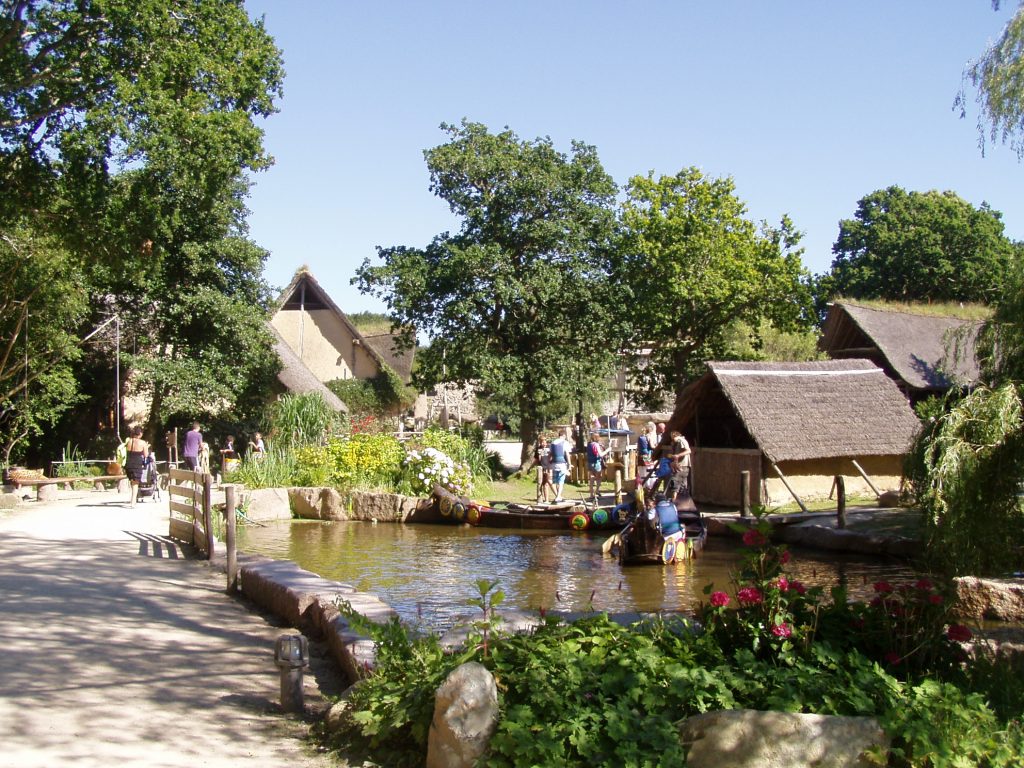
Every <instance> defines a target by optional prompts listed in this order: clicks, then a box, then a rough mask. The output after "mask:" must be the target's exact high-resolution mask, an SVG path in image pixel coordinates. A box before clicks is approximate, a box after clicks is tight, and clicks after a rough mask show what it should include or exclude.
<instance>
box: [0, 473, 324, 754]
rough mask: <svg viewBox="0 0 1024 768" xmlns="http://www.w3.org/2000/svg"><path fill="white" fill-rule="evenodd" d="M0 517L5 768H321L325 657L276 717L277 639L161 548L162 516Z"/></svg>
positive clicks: (199, 570)
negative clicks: (317, 734)
mask: <svg viewBox="0 0 1024 768" xmlns="http://www.w3.org/2000/svg"><path fill="white" fill-rule="evenodd" d="M61 494H62V498H61V499H60V500H58V501H54V502H24V503H22V504H20V505H19V506H17V507H16V508H15V509H13V510H3V511H0V648H2V649H3V651H2V657H3V661H2V664H0V745H2V747H0V766H4V767H7V766H9V767H10V768H15V767H17V768H36V767H37V766H38V767H39V768H43V767H44V766H45V768H52V767H53V766H63V765H69V766H70V765H73V766H75V767H76V768H91V767H92V766H96V768H100V767H101V766H102V768H109V766H117V765H126V766H155V767H159V768H177V766H181V767H182V768H185V767H186V766H188V767H189V768H191V767H192V766H210V767H211V768H227V767H228V766H247V765H251V766H260V767H261V768H265V767H267V768H272V767H274V766H282V767H283V766H292V767H297V768H324V767H325V766H329V765H337V763H331V762H330V761H329V759H328V758H327V757H325V756H323V755H318V754H314V753H313V752H312V750H311V749H310V747H309V745H308V742H306V741H305V740H304V737H305V736H306V734H307V731H308V727H309V722H308V721H309V720H311V719H313V716H314V715H313V714H312V713H315V712H317V711H319V710H322V709H323V707H324V706H325V701H324V699H323V696H322V694H321V692H320V690H321V688H324V689H325V690H328V689H335V690H336V689H337V688H338V687H339V686H340V681H339V679H338V675H337V673H336V671H334V670H333V668H332V667H331V665H330V664H329V663H328V662H327V661H326V660H324V659H321V658H318V659H316V660H315V663H314V665H313V667H312V669H311V670H310V672H309V674H307V675H306V678H305V679H306V690H305V693H306V703H307V711H308V712H310V713H311V714H307V715H306V718H305V719H304V718H302V717H298V716H286V715H284V714H283V713H282V712H281V710H280V706H279V696H280V684H279V677H278V672H277V668H276V667H275V666H274V663H273V648H274V641H275V639H276V638H277V637H278V636H279V635H280V634H282V633H284V632H286V631H290V630H287V629H286V628H282V627H280V626H275V625H274V621H273V619H272V618H268V617H263V616H261V615H260V614H259V613H258V612H257V611H256V610H255V609H253V608H252V607H251V606H249V605H247V604H246V603H245V602H244V601H243V600H242V599H234V598H231V597H228V596H227V595H226V594H225V592H224V588H225V578H224V575H223V573H220V572H218V571H215V570H214V569H211V568H210V567H209V566H208V564H207V563H206V562H205V561H201V560H195V559H189V557H188V556H187V555H186V553H184V552H183V551H182V550H181V549H180V548H179V547H178V546H177V545H175V544H173V543H171V542H169V541H168V540H166V539H165V538H164V535H165V534H166V533H167V511H166V502H165V504H164V505H160V504H157V503H146V504H140V505H139V506H137V507H136V508H135V509H128V508H127V506H126V505H125V504H124V503H123V500H122V497H119V496H117V495H116V494H115V493H113V492H96V491H84V492H67V491H62V492H61Z"/></svg>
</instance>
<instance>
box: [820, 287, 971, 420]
mask: <svg viewBox="0 0 1024 768" xmlns="http://www.w3.org/2000/svg"><path fill="white" fill-rule="evenodd" d="M980 325H981V323H980V322H978V321H972V320H962V319H960V318H956V317H940V316H936V315H923V314H914V313H912V312H903V311H897V310H895V309H877V308H872V307H865V306H860V305H857V304H851V303H849V302H835V303H834V304H832V305H831V307H830V308H829V313H828V317H827V318H826V319H825V324H824V326H823V327H822V337H821V342H820V346H821V348H822V350H823V351H825V352H826V353H827V354H828V355H829V357H832V358H834V359H846V358H851V357H857V358H865V359H868V360H871V361H872V362H874V363H875V364H876V365H878V366H879V367H880V368H882V369H883V370H885V372H886V373H887V374H888V375H889V376H890V377H891V378H892V379H893V380H895V381H896V382H897V383H898V384H899V386H900V389H902V390H903V391H904V392H905V393H906V395H907V397H909V398H910V400H911V402H917V401H918V400H921V399H922V398H924V397H927V396H928V395H932V394H937V393H942V392H945V391H946V390H947V389H950V388H951V387H953V386H970V385H972V384H974V383H975V382H977V380H978V363H977V360H976V359H975V356H974V343H975V339H976V338H977V333H978V328H979V327H980Z"/></svg>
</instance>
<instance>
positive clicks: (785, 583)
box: [776, 576, 789, 592]
mask: <svg viewBox="0 0 1024 768" xmlns="http://www.w3.org/2000/svg"><path fill="white" fill-rule="evenodd" d="M776 583H777V584H778V585H779V592H787V591H789V579H787V578H786V577H785V576H779V580H778V582H776Z"/></svg>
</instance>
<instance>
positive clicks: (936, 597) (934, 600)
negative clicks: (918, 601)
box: [928, 595, 942, 605]
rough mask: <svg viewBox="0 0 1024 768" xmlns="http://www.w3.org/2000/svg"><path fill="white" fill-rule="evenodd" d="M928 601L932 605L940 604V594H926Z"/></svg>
mask: <svg viewBox="0 0 1024 768" xmlns="http://www.w3.org/2000/svg"><path fill="white" fill-rule="evenodd" d="M928 602H929V603H931V604H932V605H942V595H928Z"/></svg>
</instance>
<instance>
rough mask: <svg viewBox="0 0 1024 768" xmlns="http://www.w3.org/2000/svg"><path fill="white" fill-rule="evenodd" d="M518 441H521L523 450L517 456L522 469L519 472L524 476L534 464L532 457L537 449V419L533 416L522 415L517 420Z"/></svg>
mask: <svg viewBox="0 0 1024 768" xmlns="http://www.w3.org/2000/svg"><path fill="white" fill-rule="evenodd" d="M519 439H520V440H522V441H523V450H522V452H521V453H520V454H519V461H520V463H521V464H522V467H521V469H520V470H519V472H520V474H521V475H524V476H525V474H526V473H528V472H529V471H530V470H531V469H532V468H533V465H534V463H535V461H534V455H535V453H536V449H537V418H536V417H535V416H532V415H531V416H526V415H525V414H524V415H523V416H522V417H521V418H520V419H519Z"/></svg>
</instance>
